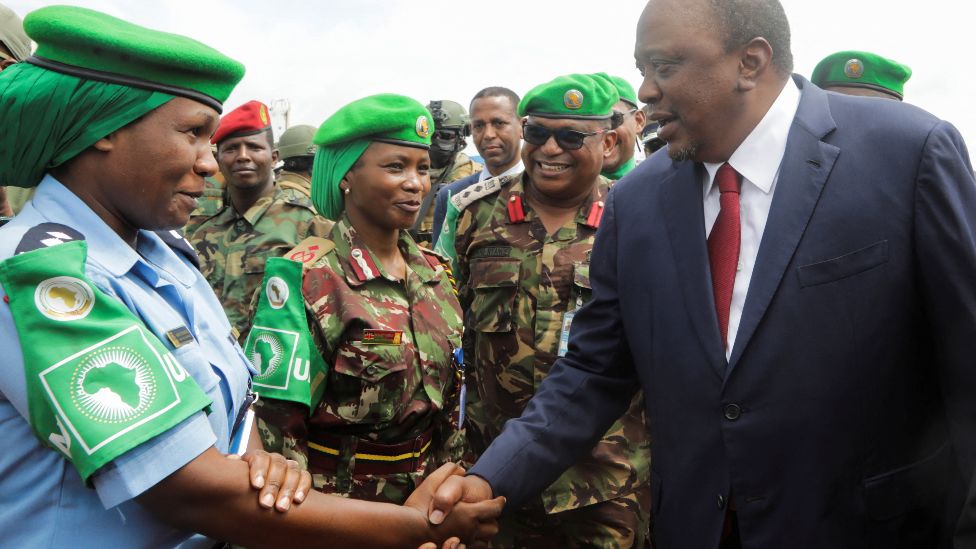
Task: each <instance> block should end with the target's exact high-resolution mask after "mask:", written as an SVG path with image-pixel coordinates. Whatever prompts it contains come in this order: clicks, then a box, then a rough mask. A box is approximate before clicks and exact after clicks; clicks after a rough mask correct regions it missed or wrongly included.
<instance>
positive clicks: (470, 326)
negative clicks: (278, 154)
mask: <svg viewBox="0 0 976 549" xmlns="http://www.w3.org/2000/svg"><path fill="white" fill-rule="evenodd" d="M618 100H619V94H618V93H617V90H616V88H615V87H614V86H613V85H612V84H611V83H610V82H609V81H608V80H606V79H603V78H600V77H597V76H595V75H593V76H591V75H582V74H571V75H566V76H561V77H559V78H556V79H555V80H553V81H552V82H548V83H546V84H542V85H540V86H537V87H536V88H534V89H533V90H531V91H530V92H529V93H528V94H527V95H526V96H525V98H524V99H522V101H521V102H520V103H519V106H518V115H519V116H520V117H525V118H524V120H523V125H522V133H523V139H524V141H525V144H524V146H523V147H522V162H523V164H524V166H525V171H524V172H523V173H521V174H518V175H511V176H503V177H498V178H492V179H488V180H486V181H482V182H480V183H477V184H475V185H473V186H471V187H469V188H467V189H465V190H464V191H461V192H460V193H459V194H458V195H457V196H454V197H452V199H451V204H450V206H449V215H448V218H447V221H446V223H452V222H453V219H456V220H457V221H456V224H453V225H450V226H451V227H452V228H453V227H456V232H447V233H442V234H441V238H440V240H438V249H441V250H444V251H449V252H450V251H453V254H452V255H454V254H456V255H455V257H456V258H457V262H456V265H457V270H456V272H457V274H458V277H457V279H458V287H459V292H460V294H459V297H460V300H461V304H462V307H464V308H465V310H466V311H467V316H466V318H465V349H464V350H465V355H464V356H465V358H466V359H467V360H466V363H467V365H466V370H467V372H468V374H469V377H468V384H467V385H468V406H467V408H466V412H467V414H468V415H467V417H468V421H467V423H466V426H467V433H468V436H469V440H470V441H471V445H472V449H473V450H474V452H475V453H480V452H481V451H483V450H484V449H485V448H486V447H487V445H488V444H489V443H490V442H491V441H492V440H493V439H494V438H495V437H496V436H498V434H499V433H500V432H501V429H502V425H504V424H505V422H506V421H507V420H509V419H512V418H516V417H518V416H519V415H520V414H521V413H522V409H523V408H524V406H525V404H526V403H527V402H528V401H529V399H530V398H531V397H532V395H533V394H534V392H535V388H536V387H537V386H538V384H539V382H540V381H541V380H542V379H543V378H545V377H546V376H547V375H548V373H549V369H550V367H551V366H552V364H553V363H554V362H555V361H556V358H557V357H558V356H561V355H563V354H565V352H566V340H567V338H568V334H569V328H570V326H571V324H572V320H573V316H574V315H575V314H576V311H577V310H578V309H579V308H580V307H581V306H582V305H583V304H584V303H586V302H587V301H588V300H589V299H590V282H589V269H590V249H591V248H592V245H593V239H594V236H595V235H596V231H597V227H599V225H600V220H601V217H602V215H603V206H604V202H603V201H604V199H605V197H606V194H607V192H608V189H609V187H610V182H609V181H608V180H607V179H606V178H605V177H602V176H601V175H600V170H601V169H602V168H603V163H604V160H605V158H606V156H607V155H608V154H609V152H610V151H612V150H613V149H614V146H615V145H616V133H615V132H614V131H613V130H611V129H610V119H611V116H612V115H613V106H614V105H615V104H617V102H618ZM452 208H453V209H455V210H454V211H455V214H456V213H457V212H460V214H459V215H453V216H452V215H451V213H450V212H451V209H452ZM452 218H453V219H452ZM448 247H449V248H450V250H445V248H448ZM630 397H631V395H628V396H627V400H628V401H629V402H630V407H629V409H628V410H627V411H626V412H625V413H624V414H623V415H622V416H621V417H619V418H618V419H617V421H616V422H614V424H613V426H612V427H610V429H609V430H608V431H607V432H606V433H605V434H604V435H603V437H602V438H601V439H600V440H599V441H597V442H596V445H595V446H594V447H593V448H592V450H591V452H590V453H588V454H587V455H585V456H583V457H581V458H580V460H579V461H578V462H577V463H576V465H575V466H573V467H571V468H570V469H569V470H568V471H566V472H565V473H564V474H563V475H562V476H560V477H559V478H558V479H557V480H556V481H555V482H554V483H552V484H551V485H550V486H549V487H548V488H547V489H546V490H545V491H544V493H543V494H542V497H537V498H534V499H531V500H530V501H528V502H527V504H526V505H525V506H524V507H523V508H522V509H521V510H519V511H515V512H512V513H509V514H508V517H507V518H506V519H504V522H503V524H502V525H501V531H500V534H499V535H498V537H497V538H496V539H495V540H494V546H495V547H579V546H586V547H631V546H635V547H642V546H643V544H644V539H645V536H646V533H647V528H648V520H649V506H650V486H649V475H650V473H649V462H650V450H649V442H648V438H647V436H646V430H645V425H644V420H643V414H642V409H643V402H644V400H643V396H642V395H637V396H636V397H634V398H633V399H632V400H631V398H630Z"/></svg>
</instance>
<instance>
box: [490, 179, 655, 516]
mask: <svg viewBox="0 0 976 549" xmlns="http://www.w3.org/2000/svg"><path fill="white" fill-rule="evenodd" d="M616 255H617V234H616V220H615V210H614V193H613V191H611V193H610V195H609V197H608V199H607V208H606V210H605V211H604V215H603V220H602V221H601V224H600V229H599V230H598V232H597V236H596V241H595V244H594V247H593V254H592V260H591V267H590V281H591V283H592V286H593V298H592V299H591V300H590V301H589V302H588V303H587V304H586V305H585V306H584V307H583V308H582V309H581V310H580V311H579V312H578V313H577V314H576V317H575V319H574V320H573V326H572V331H571V334H570V340H569V352H568V353H567V355H566V356H565V357H564V358H562V359H560V360H558V361H556V363H555V364H554V365H553V367H552V369H551V370H550V374H549V376H548V377H547V378H546V379H545V380H544V381H543V382H542V384H541V385H540V387H539V390H538V391H537V392H536V394H535V396H533V397H532V399H531V400H530V401H529V404H528V406H527V407H526V409H525V411H524V412H523V413H522V416H521V417H519V418H518V419H515V420H512V421H509V422H508V423H506V424H505V429H504V430H503V431H502V433H501V435H499V437H498V438H496V439H495V440H494V442H492V444H491V446H489V447H488V449H487V450H486V451H485V453H484V454H483V455H482V457H481V459H480V460H478V463H476V464H475V466H474V467H473V468H472V469H471V474H475V475H478V476H480V477H482V478H484V479H485V480H487V481H488V482H489V484H491V487H492V490H493V492H494V493H495V495H504V496H505V497H507V498H508V500H509V503H512V504H514V505H518V504H519V503H521V502H523V501H526V500H527V499H528V498H530V497H533V496H537V495H538V494H539V493H540V492H542V490H543V489H545V488H546V487H547V486H548V485H549V484H551V483H552V482H553V481H554V480H555V479H556V478H558V477H559V475H560V474H561V473H562V472H563V471H564V470H566V469H567V468H568V467H569V466H570V465H572V464H573V463H575V462H576V461H578V460H579V458H580V457H581V456H582V455H584V454H585V453H586V452H587V451H589V450H590V449H592V448H593V446H594V444H596V442H597V441H598V440H599V439H600V437H601V436H602V435H603V434H604V433H605V432H606V431H607V429H609V428H610V425H611V424H612V423H613V421H614V420H615V419H617V418H618V417H620V416H621V415H622V414H623V413H624V411H625V410H626V408H627V406H628V405H629V404H630V401H631V400H632V398H633V395H634V393H635V392H636V391H637V385H638V382H637V378H636V375H635V373H634V368H633V361H632V359H631V356H630V352H629V349H628V345H627V341H626V337H625V336H624V330H623V329H622V326H621V324H622V322H621V318H620V307H619V300H618V299H619V296H618V287H617V272H616V270H617V265H618V262H617V257H616Z"/></svg>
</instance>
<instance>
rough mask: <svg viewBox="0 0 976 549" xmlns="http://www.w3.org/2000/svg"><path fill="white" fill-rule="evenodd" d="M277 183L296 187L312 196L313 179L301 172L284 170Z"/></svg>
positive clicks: (281, 185) (286, 186)
mask: <svg viewBox="0 0 976 549" xmlns="http://www.w3.org/2000/svg"><path fill="white" fill-rule="evenodd" d="M276 184H277V185H278V186H279V187H281V188H284V189H294V190H296V191H299V192H301V193H302V194H304V195H305V196H307V197H309V198H311V197H312V180H311V179H309V178H308V177H305V176H304V175H302V174H300V173H295V172H290V171H288V170H282V172H281V175H279V176H278V181H277V183H276Z"/></svg>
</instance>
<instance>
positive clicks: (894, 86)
mask: <svg viewBox="0 0 976 549" xmlns="http://www.w3.org/2000/svg"><path fill="white" fill-rule="evenodd" d="M911 77H912V69H910V68H908V67H907V66H905V65H902V64H901V63H899V62H897V61H892V60H891V59H885V58H884V57H881V56H880V55H878V54H875V53H870V52H866V51H841V52H837V53H835V54H832V55H828V56H827V57H825V58H824V60H823V61H821V62H820V63H818V64H817V67H816V68H815V69H813V77H812V78H811V80H812V81H813V83H814V84H816V85H818V86H820V87H821V88H826V87H828V86H853V87H859V88H870V89H873V90H878V91H882V92H885V93H888V94H891V95H894V96H896V97H898V99H901V98H902V97H903V95H904V94H903V90H904V87H905V82H908V79H909V78H911Z"/></svg>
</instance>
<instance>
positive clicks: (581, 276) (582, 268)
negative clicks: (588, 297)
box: [573, 263, 590, 290]
mask: <svg viewBox="0 0 976 549" xmlns="http://www.w3.org/2000/svg"><path fill="white" fill-rule="evenodd" d="M573 284H575V285H576V286H579V287H580V288H586V289H587V290H589V289H590V264H589V263H576V264H575V265H573Z"/></svg>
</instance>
